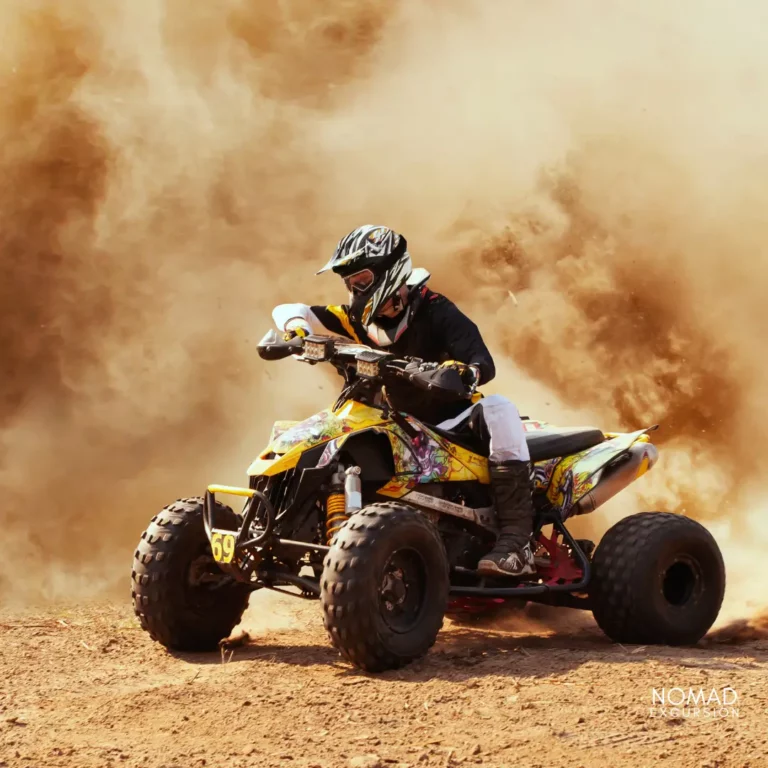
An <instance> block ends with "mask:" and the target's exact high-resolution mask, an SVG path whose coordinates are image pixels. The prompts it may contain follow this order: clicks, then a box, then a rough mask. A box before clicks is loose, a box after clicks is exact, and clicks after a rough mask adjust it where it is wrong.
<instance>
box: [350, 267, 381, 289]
mask: <svg viewBox="0 0 768 768" xmlns="http://www.w3.org/2000/svg"><path fill="white" fill-rule="evenodd" d="M375 279H376V277H375V276H374V274H373V272H372V271H371V270H370V269H362V270H360V271H359V272H355V274H354V275H349V276H348V277H345V278H344V283H345V285H346V286H347V289H348V290H349V291H350V292H351V293H365V292H366V291H367V290H368V289H369V288H370V287H371V286H372V285H373V283H374V281H375Z"/></svg>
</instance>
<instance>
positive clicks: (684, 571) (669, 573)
mask: <svg viewBox="0 0 768 768" xmlns="http://www.w3.org/2000/svg"><path fill="white" fill-rule="evenodd" d="M702 587H703V574H702V571H701V567H700V565H699V563H698V562H697V561H696V560H694V559H693V558H690V557H679V558H677V559H676V560H675V562H673V563H672V564H671V565H670V566H669V567H668V568H667V569H666V570H665V571H664V574H663V576H662V581H661V591H662V594H663V595H664V599H665V600H666V601H667V603H668V604H669V605H671V606H673V607H675V608H682V607H683V606H685V605H687V604H688V603H690V602H691V601H692V600H693V599H694V598H695V597H696V596H697V595H698V594H699V593H700V592H701V590H702Z"/></svg>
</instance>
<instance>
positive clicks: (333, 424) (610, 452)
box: [212, 400, 651, 511]
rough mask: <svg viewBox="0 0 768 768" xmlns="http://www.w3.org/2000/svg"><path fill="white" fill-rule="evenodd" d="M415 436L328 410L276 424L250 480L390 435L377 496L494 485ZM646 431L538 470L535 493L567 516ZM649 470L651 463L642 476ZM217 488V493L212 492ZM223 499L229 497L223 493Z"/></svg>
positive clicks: (426, 431) (354, 412) (368, 412)
mask: <svg viewBox="0 0 768 768" xmlns="http://www.w3.org/2000/svg"><path fill="white" fill-rule="evenodd" d="M405 418H406V419H407V421H408V423H409V424H410V426H411V427H412V428H413V429H414V430H415V431H416V436H415V437H408V436H406V434H405V433H404V432H403V429H402V428H401V427H400V426H399V425H398V424H397V423H396V422H395V421H393V420H392V419H391V418H385V417H384V412H383V411H382V410H380V409H377V408H371V407H370V406H367V405H363V404H362V403H359V402H357V401H354V400H348V401H347V402H345V403H343V404H342V405H341V406H339V407H338V408H336V409H333V408H326V409H325V410H322V411H320V412H319V413H316V414H314V415H313V416H310V417H309V418H308V419H305V420H304V421H299V422H293V421H288V422H286V421H279V422H276V423H275V426H274V428H273V430H272V434H271V436H270V442H269V445H267V447H266V448H265V449H264V451H262V453H261V454H260V455H259V457H258V458H257V459H256V460H255V461H254V462H253V463H252V464H251V466H250V467H249V468H248V474H249V475H250V476H265V477H270V476H273V475H278V474H280V473H281V472H285V471H287V470H289V469H293V468H294V467H295V466H296V465H297V464H298V462H299V459H300V458H301V457H302V455H304V453H305V452H306V451H308V450H309V449H311V448H314V447H315V446H318V445H321V444H326V446H327V447H326V450H325V451H324V452H323V455H322V457H321V458H320V460H319V464H318V466H323V465H325V464H327V463H328V462H330V461H331V459H332V458H333V457H334V456H335V455H336V454H337V453H338V451H339V450H340V449H341V447H342V446H343V444H344V443H345V442H346V440H347V439H348V438H349V437H351V436H352V435H355V434H358V433H360V432H362V431H365V430H371V431H374V432H377V433H379V434H383V435H386V437H387V438H388V440H389V444H390V446H391V449H392V457H393V462H394V468H395V474H394V476H393V477H392V478H391V479H390V480H389V481H388V482H387V483H386V484H385V485H384V486H383V487H381V488H379V489H378V493H379V494H381V495H383V496H389V497H391V498H399V497H401V496H404V495H405V494H406V493H408V492H409V491H411V490H413V489H414V487H416V486H417V485H420V484H424V483H446V482H449V483H452V482H464V481H470V482H480V483H483V484H487V483H489V482H490V478H489V473H488V460H487V459H486V458H485V457H484V456H481V455H479V454H477V453H474V452H472V451H470V450H467V449H466V448H463V447H461V446H459V445H456V444H455V443H451V442H450V441H449V440H448V439H446V438H445V437H443V436H442V435H440V434H438V433H437V432H435V431H434V430H433V429H431V428H430V427H429V426H427V425H425V424H422V423H421V422H420V421H418V420H417V419H414V418H413V417H411V416H406V417H405ZM549 426H550V425H548V424H545V423H544V422H529V427H533V428H534V429H541V428H547V427H549ZM646 433H647V430H640V431H638V432H630V433H627V434H619V433H606V440H605V441H604V442H602V443H599V444H598V445H596V446H594V447H592V448H589V449H587V450H585V451H581V452H580V453H577V454H574V455H571V456H566V457H564V458H563V457H559V458H553V459H547V460H545V461H539V462H536V464H535V465H534V487H535V488H536V489H537V490H538V491H539V492H543V493H545V494H546V496H547V498H548V500H549V502H550V503H551V504H552V506H553V507H556V508H559V509H561V510H564V511H565V510H567V509H568V508H569V507H571V506H572V505H573V504H575V503H576V501H578V499H579V498H581V497H582V496H583V495H584V494H585V493H587V492H589V491H590V490H592V488H594V487H595V485H597V483H598V482H599V470H600V468H601V467H603V466H605V465H606V464H607V463H608V462H610V461H611V460H612V458H613V457H615V456H617V455H619V454H621V453H623V452H625V451H626V450H627V449H628V448H630V447H631V446H632V445H633V444H634V443H636V442H642V443H647V442H650V438H649V437H648V435H647V434H646ZM650 466H651V464H650V463H648V462H646V463H644V464H642V465H641V466H640V468H639V470H638V473H637V476H638V477H639V476H641V475H642V474H644V473H645V472H646V471H647V470H648V469H649V468H650ZM212 487H219V486H212ZM221 492H225V493H226V492H227V491H224V490H222V491H221Z"/></svg>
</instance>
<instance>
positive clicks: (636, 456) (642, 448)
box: [568, 443, 659, 517]
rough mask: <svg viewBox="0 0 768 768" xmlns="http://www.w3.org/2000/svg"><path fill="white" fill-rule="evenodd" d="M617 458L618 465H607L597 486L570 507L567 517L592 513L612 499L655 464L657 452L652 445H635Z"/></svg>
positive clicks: (657, 456)
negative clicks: (618, 459)
mask: <svg viewBox="0 0 768 768" xmlns="http://www.w3.org/2000/svg"><path fill="white" fill-rule="evenodd" d="M619 458H620V463H617V464H613V466H611V465H608V466H607V467H606V468H605V469H603V471H602V473H601V476H600V479H599V480H598V483H597V485H596V486H595V487H594V488H593V489H592V490H591V491H589V492H588V493H586V494H585V495H584V496H582V497H581V498H580V499H579V500H578V502H576V504H574V505H573V506H572V507H571V509H570V512H569V513H568V517H570V516H571V515H586V514H588V513H589V512H594V511H595V510H596V509H597V508H598V507H599V506H601V505H602V504H605V502H606V501H608V500H609V499H612V498H613V497H614V496H615V495H616V494H617V493H619V491H623V490H624V489H625V488H626V487H627V486H628V485H629V484H630V483H632V482H634V481H635V480H637V478H638V477H640V476H642V475H644V474H645V473H646V472H647V471H648V470H649V469H650V468H651V467H652V466H653V465H654V464H655V463H656V460H657V459H658V458H659V451H658V449H657V448H656V446H655V445H653V443H635V444H634V445H633V446H632V447H631V448H630V449H629V450H628V451H627V452H626V453H625V454H622V455H621V456H620V457H619Z"/></svg>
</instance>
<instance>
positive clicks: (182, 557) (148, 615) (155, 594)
mask: <svg viewBox="0 0 768 768" xmlns="http://www.w3.org/2000/svg"><path fill="white" fill-rule="evenodd" d="M216 524H217V527H222V528H229V529H231V530H237V527H238V517H237V515H235V513H234V512H233V511H232V509H231V508H230V507H227V506H224V505H223V504H219V503H218V502H217V503H216ZM131 595H132V597H133V606H134V610H135V612H136V615H137V616H138V617H139V621H140V622H141V626H142V628H143V629H145V630H146V631H147V632H149V634H150V636H151V637H152V638H153V639H154V640H157V642H158V643H161V644H162V645H164V646H166V647H167V648H172V649H174V650H178V651H213V650H216V649H217V647H218V643H219V640H222V639H223V638H225V637H228V636H229V634H230V633H231V632H232V630H233V629H234V627H235V626H237V624H238V623H239V622H240V618H241V617H242V615H243V611H244V610H245V608H246V606H247V605H248V598H249V596H250V590H249V589H248V587H247V586H245V585H244V584H240V583H238V582H236V581H233V580H232V578H231V577H229V576H227V575H226V574H224V573H223V572H222V571H221V570H219V568H218V566H217V565H216V563H215V561H214V559H213V554H212V553H211V545H210V543H209V541H208V537H207V536H206V533H205V527H204V526H203V500H202V499H199V498H194V499H182V500H180V501H177V502H176V503H175V504H171V505H169V506H167V507H165V509H163V510H162V511H161V512H160V514H158V515H156V516H155V517H153V518H152V522H151V523H150V525H149V528H147V530H146V531H144V533H143V534H142V535H141V541H139V546H138V549H137V550H136V553H135V555H134V558H133V572H132V590H131Z"/></svg>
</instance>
